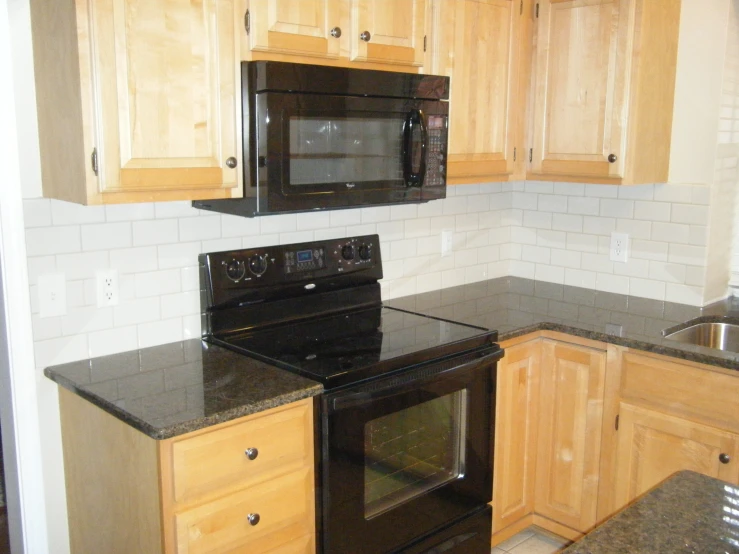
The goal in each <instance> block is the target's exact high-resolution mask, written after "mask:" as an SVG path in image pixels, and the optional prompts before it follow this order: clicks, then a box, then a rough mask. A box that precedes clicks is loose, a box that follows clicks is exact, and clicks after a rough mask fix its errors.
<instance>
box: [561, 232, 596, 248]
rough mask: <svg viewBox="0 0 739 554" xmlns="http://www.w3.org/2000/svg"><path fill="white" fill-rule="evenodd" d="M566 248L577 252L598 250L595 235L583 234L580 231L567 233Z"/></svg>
mask: <svg viewBox="0 0 739 554" xmlns="http://www.w3.org/2000/svg"><path fill="white" fill-rule="evenodd" d="M567 249H568V250H575V251H577V252H592V253H596V252H598V237H597V235H583V234H581V233H567Z"/></svg>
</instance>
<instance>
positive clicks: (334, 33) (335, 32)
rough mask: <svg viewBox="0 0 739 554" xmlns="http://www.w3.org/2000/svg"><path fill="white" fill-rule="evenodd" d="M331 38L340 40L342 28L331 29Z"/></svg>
mask: <svg viewBox="0 0 739 554" xmlns="http://www.w3.org/2000/svg"><path fill="white" fill-rule="evenodd" d="M331 36H332V37H334V38H339V37H340V36H341V27H334V28H333V29H331Z"/></svg>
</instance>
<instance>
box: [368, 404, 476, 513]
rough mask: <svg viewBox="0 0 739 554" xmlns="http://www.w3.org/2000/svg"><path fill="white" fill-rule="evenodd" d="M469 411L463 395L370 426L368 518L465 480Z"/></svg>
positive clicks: (413, 407) (396, 415) (376, 421)
mask: <svg viewBox="0 0 739 554" xmlns="http://www.w3.org/2000/svg"><path fill="white" fill-rule="evenodd" d="M466 406H467V391H466V390H458V391H456V392H453V393H451V394H446V395H444V396H441V397H439V398H436V399H434V400H429V401H427V402H422V403H421V404H417V405H415V406H412V407H410V408H405V409H403V410H399V411H397V412H394V413H391V414H387V415H384V416H382V417H379V418H377V419H373V420H372V421H369V422H367V423H366V424H365V426H364V517H365V518H367V519H369V518H372V517H374V516H376V515H379V514H382V513H385V512H387V511H388V510H391V509H393V508H395V507H396V506H398V505H400V504H402V503H404V502H407V501H409V500H411V499H413V498H416V497H418V496H421V495H423V494H425V493H427V492H428V491H430V490H433V489H436V488H437V487H440V486H442V485H444V484H445V483H449V482H450V481H454V480H455V479H458V478H460V477H461V476H462V475H464V467H465V450H464V437H465V429H466V427H467V410H466V409H465V408H466Z"/></svg>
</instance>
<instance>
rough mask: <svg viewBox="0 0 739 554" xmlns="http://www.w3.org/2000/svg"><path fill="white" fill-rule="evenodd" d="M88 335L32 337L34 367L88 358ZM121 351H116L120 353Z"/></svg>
mask: <svg viewBox="0 0 739 554" xmlns="http://www.w3.org/2000/svg"><path fill="white" fill-rule="evenodd" d="M87 337H88V335H72V336H69V337H59V338H54V339H49V340H39V339H37V338H36V337H34V345H33V352H34V358H35V362H36V367H46V366H50V365H56V364H64V363H67V362H73V361H75V360H84V359H85V358H87V357H89V353H88V348H87ZM122 351H123V350H117V352H122Z"/></svg>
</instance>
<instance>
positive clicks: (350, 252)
mask: <svg viewBox="0 0 739 554" xmlns="http://www.w3.org/2000/svg"><path fill="white" fill-rule="evenodd" d="M341 257H342V258H344V259H345V260H347V261H349V260H353V259H354V246H353V245H351V244H345V245H344V247H343V248H342V249H341Z"/></svg>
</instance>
